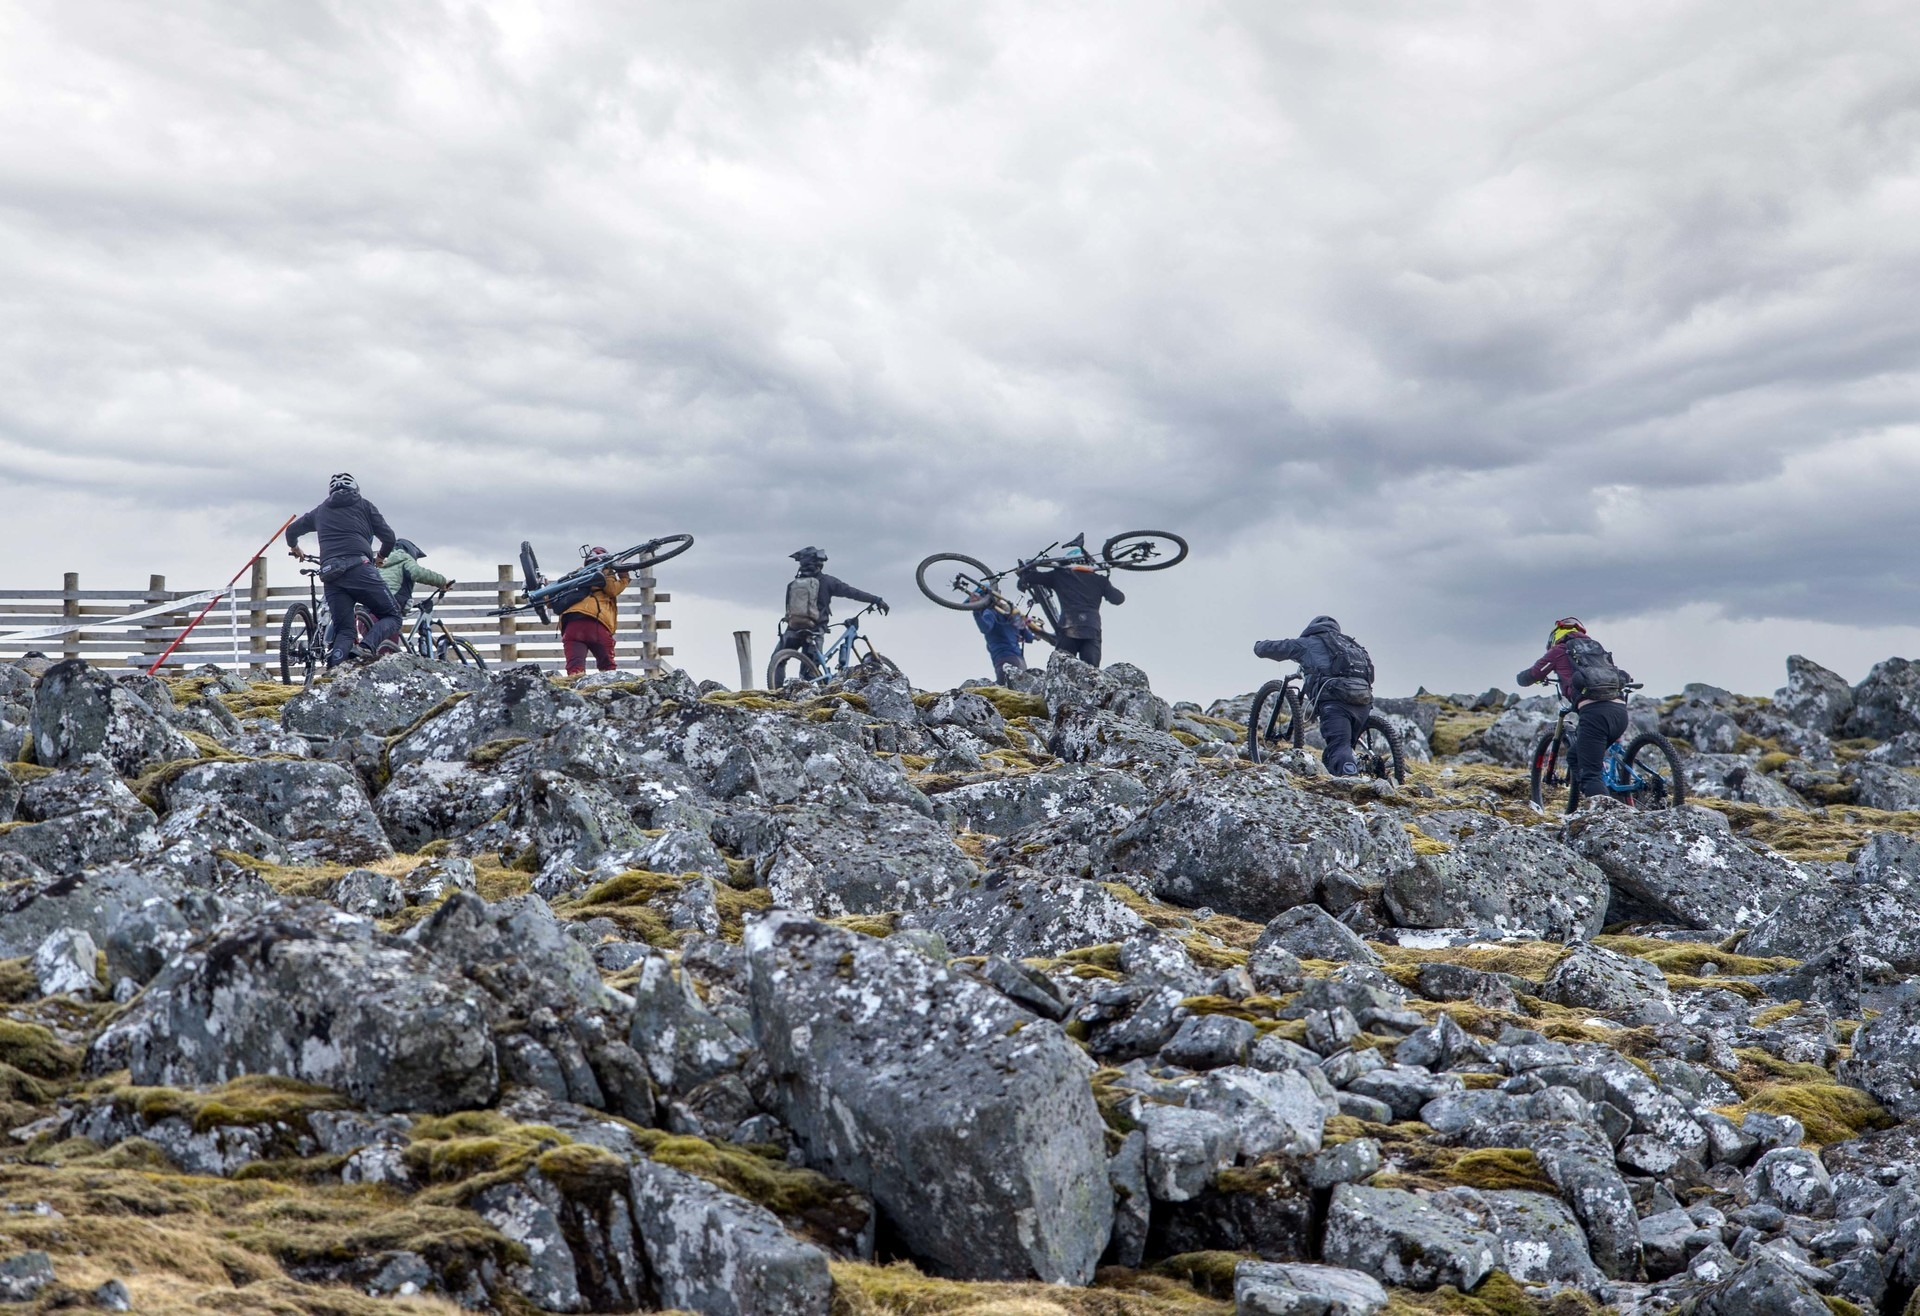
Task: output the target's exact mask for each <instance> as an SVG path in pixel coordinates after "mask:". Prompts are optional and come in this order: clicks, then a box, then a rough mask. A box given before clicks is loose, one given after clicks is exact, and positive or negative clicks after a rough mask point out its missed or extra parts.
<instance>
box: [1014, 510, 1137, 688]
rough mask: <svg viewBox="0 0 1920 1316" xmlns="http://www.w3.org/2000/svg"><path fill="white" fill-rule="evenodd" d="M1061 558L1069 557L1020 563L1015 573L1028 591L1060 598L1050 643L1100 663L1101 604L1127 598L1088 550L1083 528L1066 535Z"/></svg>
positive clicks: (1089, 662) (1088, 661)
mask: <svg viewBox="0 0 1920 1316" xmlns="http://www.w3.org/2000/svg"><path fill="white" fill-rule="evenodd" d="M1061 556H1062V557H1063V558H1068V559H1071V560H1072V564H1071V565H1070V566H1064V567H1023V568H1022V569H1021V571H1020V574H1019V575H1018V576H1016V577H1014V580H1015V581H1016V583H1018V584H1019V586H1020V588H1021V589H1024V590H1027V591H1030V592H1031V591H1033V590H1039V589H1050V590H1052V591H1053V595H1054V597H1055V598H1056V599H1058V600H1059V601H1060V634H1059V635H1058V636H1057V637H1056V638H1055V639H1054V642H1053V647H1054V648H1056V649H1058V650H1059V651H1060V652H1061V653H1067V654H1072V655H1073V656H1074V657H1075V658H1078V659H1079V660H1080V661H1081V662H1083V663H1085V664H1086V665H1087V666H1089V667H1098V666H1099V665H1100V605H1101V604H1102V603H1111V604H1113V605H1114V606H1115V607H1118V606H1119V605H1120V604H1122V603H1125V602H1126V601H1127V596H1126V595H1125V594H1122V593H1121V592H1120V591H1119V590H1118V589H1116V588H1114V584H1113V581H1112V580H1110V579H1108V577H1107V573H1106V571H1105V569H1104V568H1102V567H1100V566H1098V565H1096V564H1095V563H1094V561H1093V558H1092V557H1091V556H1090V555H1089V554H1088V553H1087V536H1086V533H1085V532H1084V531H1083V532H1081V533H1080V534H1077V535H1075V536H1074V537H1073V538H1072V539H1069V540H1068V541H1067V543H1066V547H1065V549H1064V550H1062V552H1061Z"/></svg>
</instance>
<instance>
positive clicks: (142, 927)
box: [0, 865, 264, 982]
mask: <svg viewBox="0 0 1920 1316" xmlns="http://www.w3.org/2000/svg"><path fill="white" fill-rule="evenodd" d="M263 894H264V893H263ZM258 898H259V897H258V896H257V895H256V896H254V897H253V898H252V901H257V900H258ZM252 901H249V902H244V903H243V902H242V901H237V900H234V899H230V898H226V897H222V896H220V895H216V894H215V893H213V892H211V891H205V890H198V889H194V888H191V887H188V886H187V885H185V884H184V883H183V881H182V879H181V877H180V875H179V874H178V873H176V872H173V871H172V870H169V869H166V868H157V867H135V866H131V865H115V866H111V867H106V868H98V869H93V870H90V871H88V872H85V873H82V874H79V875H77V876H71V877H59V878H56V877H54V876H53V875H51V874H49V873H46V872H44V871H43V870H35V872H34V873H32V874H30V875H28V876H24V877H21V878H18V879H15V880H10V881H6V882H4V883H0V959H10V958H14V957H17V956H23V955H31V954H33V952H34V949H35V948H36V947H37V946H38V945H39V944H40V943H41V942H42V941H43V940H45V938H47V937H48V936H50V935H52V934H53V933H55V932H58V931H60V930H61V929H64V928H73V929H77V930H80V931H83V932H85V933H86V934H87V935H88V936H89V937H90V938H91V939H92V940H93V942H94V943H95V945H96V946H99V947H101V948H103V949H104V950H105V951H106V952H107V978H108V981H109V982H117V981H118V980H119V979H121V978H132V979H133V980H134V981H135V982H145V981H147V980H148V979H149V978H151V977H153V975H154V974H156V973H158V972H159V971H160V966H161V964H162V963H163V962H164V961H165V960H166V958H167V957H168V956H170V955H172V954H173V953H175V952H177V951H179V950H181V949H183V948H184V947H185V946H186V944H187V942H188V941H189V940H190V939H191V938H192V937H193V935H194V934H195V933H196V932H202V931H208V930H211V929H213V928H214V927H217V926H218V925H219V924H220V923H221V922H223V921H224V920H226V919H228V918H233V917H238V916H240V915H241V914H244V913H245V912H246V908H247V903H252Z"/></svg>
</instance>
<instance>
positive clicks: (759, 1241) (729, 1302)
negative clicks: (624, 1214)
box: [632, 1160, 833, 1316]
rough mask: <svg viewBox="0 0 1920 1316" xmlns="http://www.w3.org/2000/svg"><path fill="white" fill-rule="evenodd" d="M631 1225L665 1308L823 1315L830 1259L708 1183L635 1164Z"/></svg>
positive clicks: (713, 1314) (718, 1314)
mask: <svg viewBox="0 0 1920 1316" xmlns="http://www.w3.org/2000/svg"><path fill="white" fill-rule="evenodd" d="M632 1193H633V1208H634V1223H635V1225H636V1226H638V1228H639V1233H640V1241H641V1245H642V1246H643V1247H644V1248H645V1249H646V1255H647V1268H648V1270H649V1271H651V1272H652V1274H653V1276H654V1289H655V1294H654V1296H655V1297H656V1298H657V1299H658V1301H659V1302H660V1303H661V1304H662V1305H663V1306H665V1307H668V1308H684V1309H685V1310H687V1311H697V1312H701V1313H705V1314H706V1316H825V1313H826V1312H827V1309H828V1307H829V1305H830V1303H831V1300H832V1297H833V1277H832V1276H831V1275H830V1274H829V1273H828V1271H827V1254H826V1253H824V1252H822V1251H821V1250H820V1249H819V1248H817V1247H814V1246H812V1245H811V1244H808V1243H802V1242H800V1241H799V1240H798V1239H796V1238H794V1237H793V1236H792V1235H790V1234H788V1233H787V1231H786V1230H785V1229H783V1228H782V1227H781V1225H780V1222H779V1220H778V1219H776V1218H775V1217H774V1215H773V1213H772V1212H770V1211H768V1210H767V1209H766V1208H764V1207H760V1206H755V1205H754V1204H753V1203H751V1202H747V1201H743V1200H741V1199H740V1198H738V1197H735V1196H733V1195H732V1194H731V1193H727V1192H722V1191H721V1190H720V1189H718V1188H715V1187H714V1186H713V1185H712V1184H710V1183H708V1182H706V1180H704V1179H696V1178H694V1177H693V1176H692V1175H690V1174H684V1173H682V1172H681V1171H679V1170H675V1169H670V1168H669V1167H667V1166H664V1165H656V1164H654V1163H653V1162H652V1161H647V1160H641V1161H637V1162H635V1164H634V1167H633V1189H632Z"/></svg>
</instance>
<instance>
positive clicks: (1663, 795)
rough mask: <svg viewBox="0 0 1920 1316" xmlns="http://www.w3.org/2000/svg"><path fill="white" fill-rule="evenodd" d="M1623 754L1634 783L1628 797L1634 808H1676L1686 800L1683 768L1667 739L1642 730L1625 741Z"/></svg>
mask: <svg viewBox="0 0 1920 1316" xmlns="http://www.w3.org/2000/svg"><path fill="white" fill-rule="evenodd" d="M1626 758H1627V767H1628V768H1629V769H1631V770H1632V772H1633V777H1634V781H1635V783H1636V785H1635V787H1634V790H1633V792H1632V794H1631V796H1630V797H1629V800H1630V802H1631V803H1632V805H1633V807H1634V808H1636V809H1650V810H1651V809H1677V808H1679V807H1680V806H1681V805H1683V804H1685V803H1686V802H1687V770H1686V768H1685V767H1684V766H1682V764H1681V762H1680V751H1679V750H1677V749H1675V748H1674V747H1673V742H1672V741H1671V740H1668V739H1667V738H1666V737H1665V736H1663V735H1661V734H1660V733H1659V732H1658V731H1646V732H1642V733H1641V734H1640V735H1637V736H1635V737H1634V738H1633V739H1632V740H1631V741H1629V742H1628V743H1627V752H1626ZM1640 782H1645V785H1640V784H1638V783H1640Z"/></svg>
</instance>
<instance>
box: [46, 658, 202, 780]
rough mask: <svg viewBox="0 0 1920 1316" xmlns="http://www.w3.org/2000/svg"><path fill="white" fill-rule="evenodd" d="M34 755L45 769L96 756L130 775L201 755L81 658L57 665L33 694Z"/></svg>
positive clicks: (133, 696) (137, 698)
mask: <svg viewBox="0 0 1920 1316" xmlns="http://www.w3.org/2000/svg"><path fill="white" fill-rule="evenodd" d="M32 730H33V753H34V759H35V761H36V762H38V763H39V764H41V766H43V767H49V768H64V767H69V766H71V765H73V764H75V763H78V762H79V761H80V760H81V759H83V758H85V757H87V756H88V755H90V754H98V755H101V756H102V757H104V758H105V759H106V760H107V761H108V762H109V763H111V764H113V767H114V770H115V771H116V772H118V773H119V774H120V775H121V776H124V777H137V776H139V775H140V774H141V773H142V772H144V771H146V770H147V769H148V768H151V767H155V766H158V765H159V764H162V763H168V762H172V761H174V760H177V759H197V758H199V757H200V751H199V750H198V749H197V748H196V747H195V746H194V743H193V742H192V741H191V740H188V739H187V738H186V737H185V736H184V735H182V734H181V733H180V732H178V731H176V730H175V729H174V728H173V727H171V726H169V725H168V724H167V721H166V719H165V718H163V717H161V716H160V714H159V713H157V712H155V711H154V710H153V708H152V707H150V706H149V705H148V704H147V702H146V701H145V700H144V699H142V698H140V696H139V695H138V694H136V693H134V691H132V690H131V689H129V688H127V686H126V685H124V684H123V683H121V682H118V681H115V680H114V679H113V678H112V677H110V676H108V675H107V674H106V673H105V672H102V671H99V670H97V669H96V668H92V667H89V666H87V664H86V663H85V662H84V661H82V660H81V659H78V658H70V659H68V660H67V661H65V662H61V663H55V664H54V665H53V666H52V667H51V668H49V669H48V671H47V674H46V675H45V676H43V677H41V678H40V683H39V685H38V686H36V687H35V689H34V692H33V728H32Z"/></svg>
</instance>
